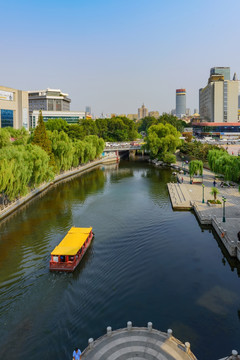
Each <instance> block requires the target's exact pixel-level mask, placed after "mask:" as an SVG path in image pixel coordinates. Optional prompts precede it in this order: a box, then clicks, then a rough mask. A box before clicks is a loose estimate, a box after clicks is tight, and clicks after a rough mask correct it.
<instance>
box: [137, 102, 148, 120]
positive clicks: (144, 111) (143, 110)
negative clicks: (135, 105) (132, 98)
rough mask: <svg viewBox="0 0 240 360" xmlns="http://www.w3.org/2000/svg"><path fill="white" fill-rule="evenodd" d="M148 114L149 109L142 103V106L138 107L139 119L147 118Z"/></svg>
mask: <svg viewBox="0 0 240 360" xmlns="http://www.w3.org/2000/svg"><path fill="white" fill-rule="evenodd" d="M146 116H148V109H147V108H146V107H145V106H144V104H142V106H141V107H140V108H139V109H138V120H140V119H143V118H145V117H146Z"/></svg>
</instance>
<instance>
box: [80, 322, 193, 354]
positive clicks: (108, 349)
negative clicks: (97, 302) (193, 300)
mask: <svg viewBox="0 0 240 360" xmlns="http://www.w3.org/2000/svg"><path fill="white" fill-rule="evenodd" d="M88 341H89V345H88V347H87V348H86V349H85V350H84V352H83V355H82V360H135V359H136V360H137V359H138V360H144V359H146V360H196V357H195V356H194V354H193V353H192V352H191V350H190V344H189V343H188V342H186V343H185V344H182V343H181V342H180V341H179V340H177V339H176V338H175V337H174V336H172V330H168V333H163V332H160V331H158V330H155V329H153V328H152V323H148V327H147V328H146V327H145V328H144V327H132V323H131V322H128V323H127V328H124V329H119V330H115V331H112V329H111V327H108V328H107V333H106V335H104V336H102V337H100V338H99V339H97V340H95V341H93V339H89V340H88Z"/></svg>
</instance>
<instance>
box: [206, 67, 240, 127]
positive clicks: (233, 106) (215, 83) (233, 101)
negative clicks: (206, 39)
mask: <svg viewBox="0 0 240 360" xmlns="http://www.w3.org/2000/svg"><path fill="white" fill-rule="evenodd" d="M213 69H217V71H219V70H218V69H227V78H228V73H230V68H212V69H211V70H210V77H209V79H208V84H207V86H205V88H201V89H200V90H199V110H200V117H201V119H202V120H203V121H207V122H217V123H222V122H231V123H236V122H238V91H239V83H238V81H237V80H225V78H224V75H223V74H218V73H216V72H215V73H214V72H213Z"/></svg>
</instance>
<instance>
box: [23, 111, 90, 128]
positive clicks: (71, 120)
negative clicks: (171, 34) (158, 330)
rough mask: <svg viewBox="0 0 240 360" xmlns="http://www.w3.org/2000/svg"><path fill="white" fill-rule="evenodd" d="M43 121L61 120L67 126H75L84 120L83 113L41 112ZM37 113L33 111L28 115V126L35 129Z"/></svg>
mask: <svg viewBox="0 0 240 360" xmlns="http://www.w3.org/2000/svg"><path fill="white" fill-rule="evenodd" d="M42 116H43V121H48V120H49V119H63V120H66V121H67V123H68V124H70V125H71V124H77V123H78V121H79V120H80V119H84V118H85V111H46V110H42ZM38 117H39V111H38V110H33V111H32V112H31V114H30V124H31V127H32V128H35V127H36V126H37V123H38Z"/></svg>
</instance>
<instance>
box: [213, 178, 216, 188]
mask: <svg viewBox="0 0 240 360" xmlns="http://www.w3.org/2000/svg"><path fill="white" fill-rule="evenodd" d="M216 184H217V183H216V181H215V179H214V181H213V186H214V187H215V186H216Z"/></svg>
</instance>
